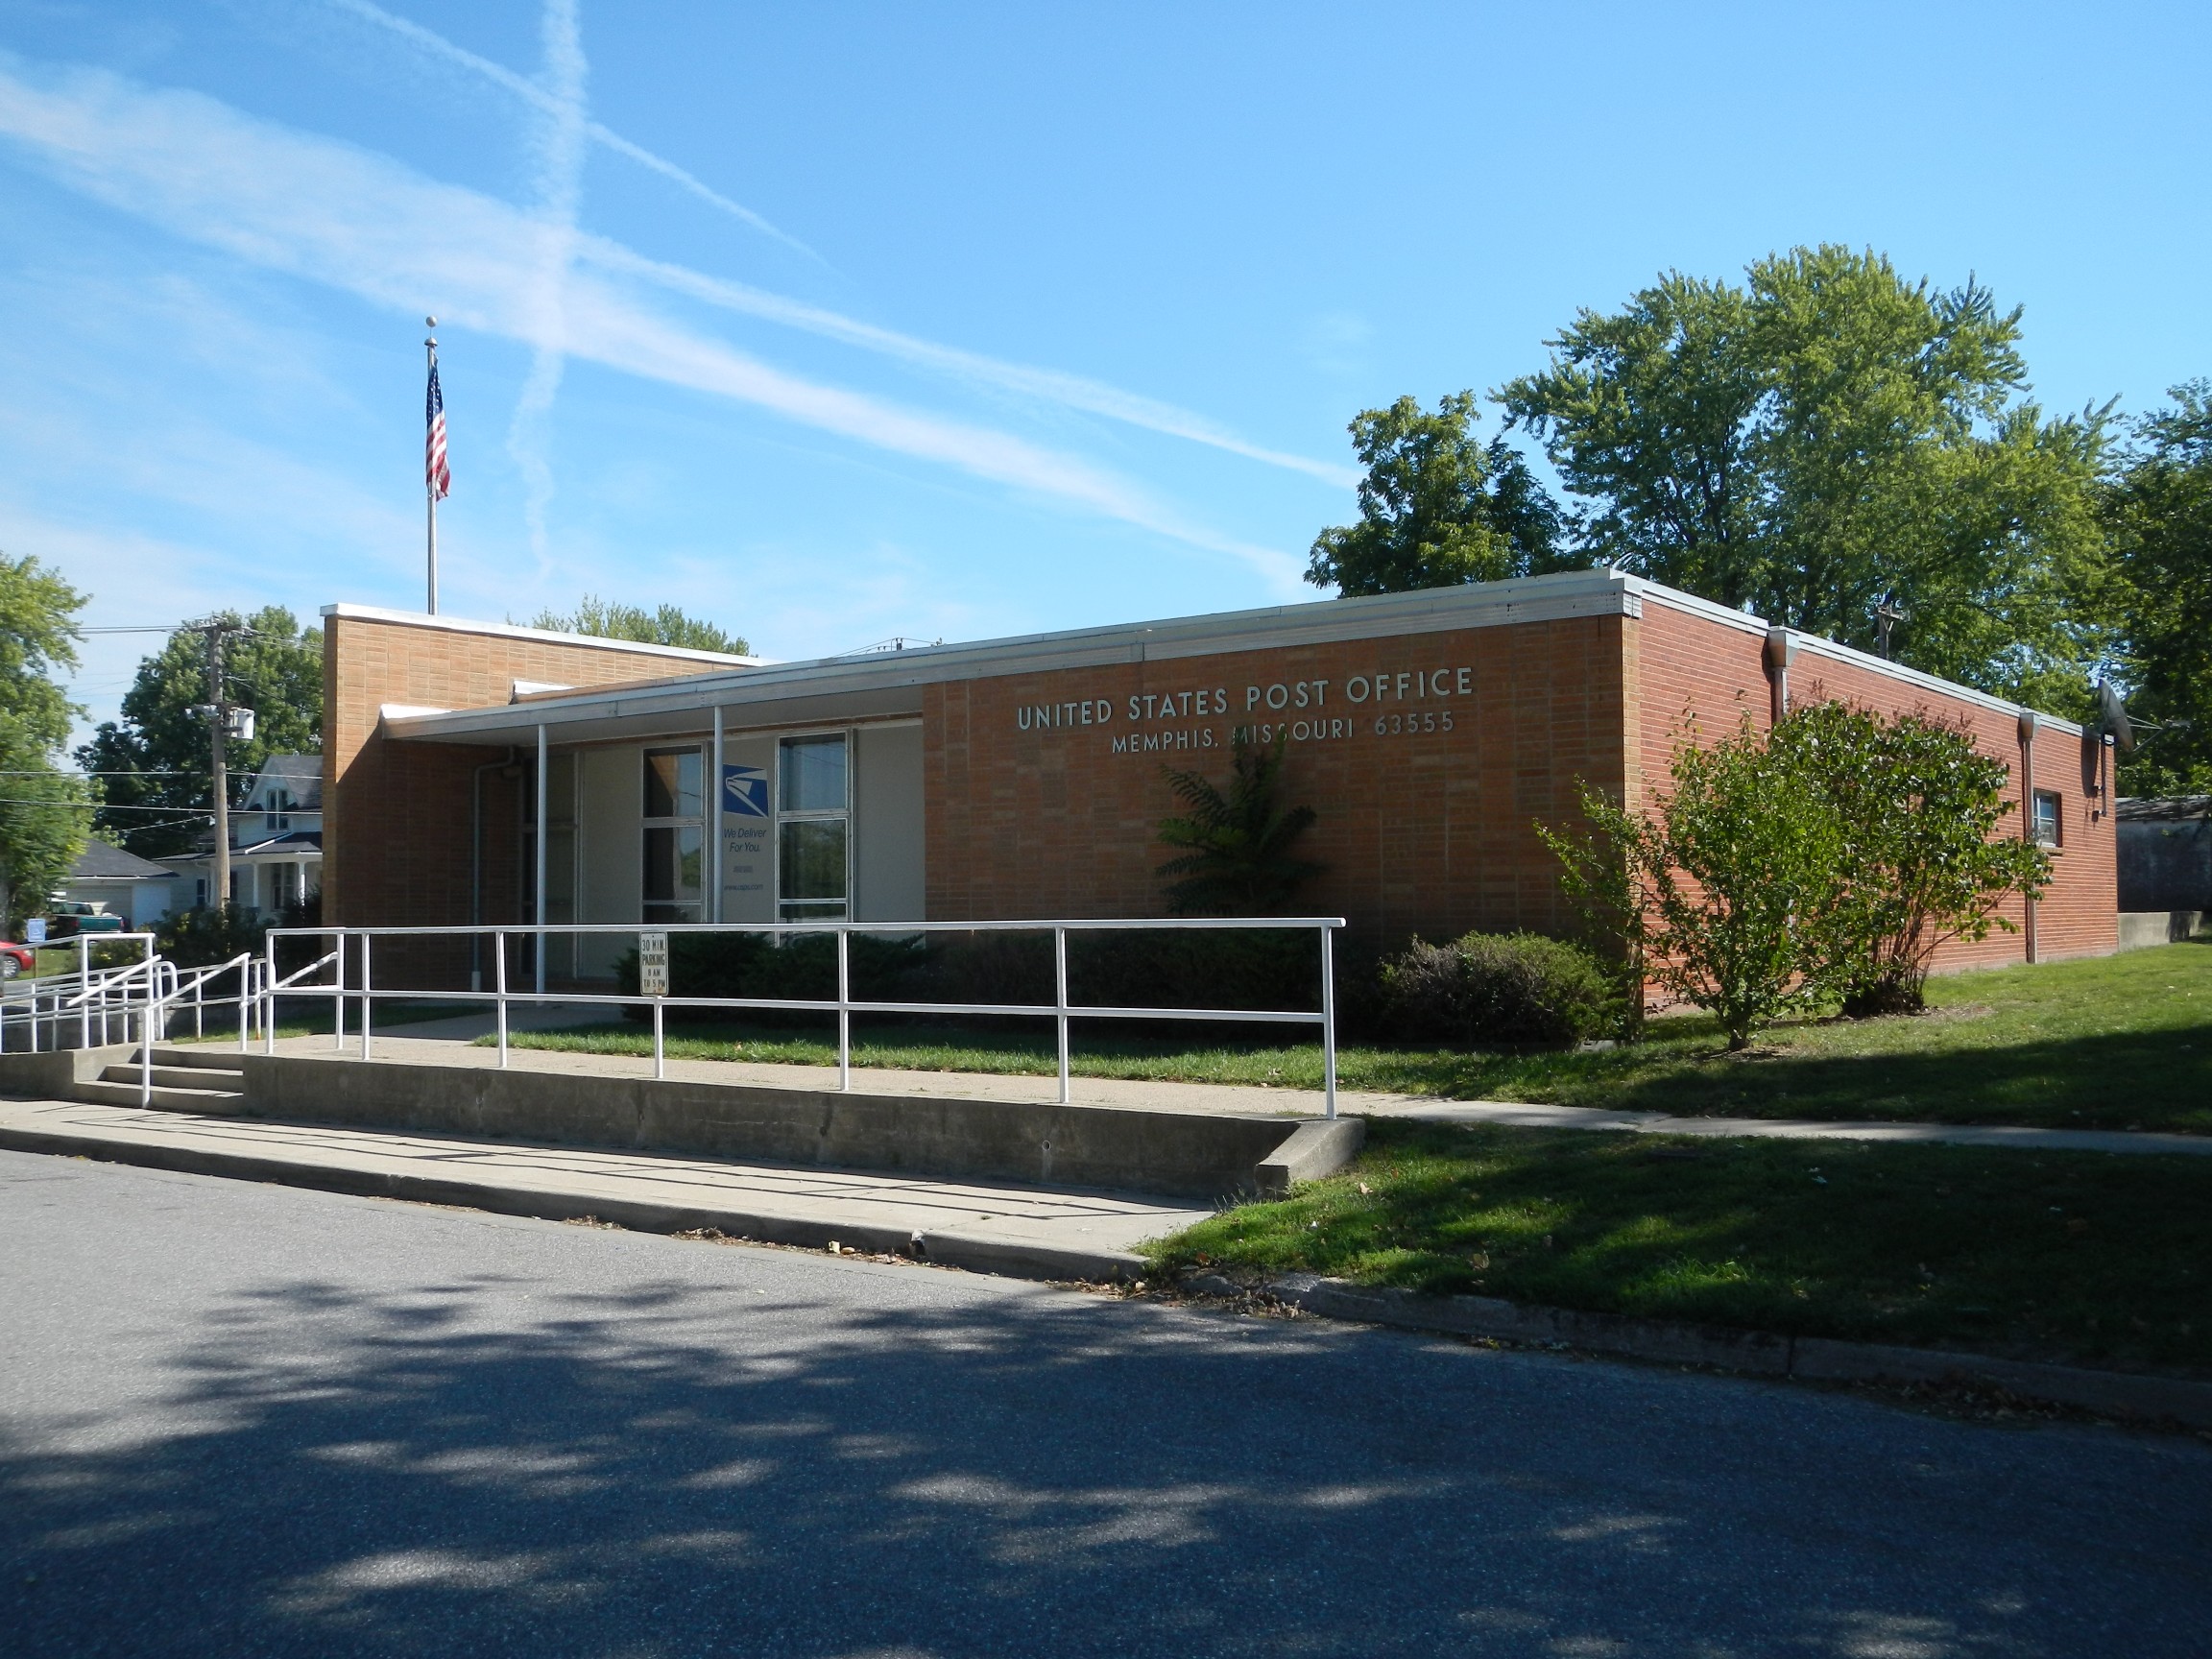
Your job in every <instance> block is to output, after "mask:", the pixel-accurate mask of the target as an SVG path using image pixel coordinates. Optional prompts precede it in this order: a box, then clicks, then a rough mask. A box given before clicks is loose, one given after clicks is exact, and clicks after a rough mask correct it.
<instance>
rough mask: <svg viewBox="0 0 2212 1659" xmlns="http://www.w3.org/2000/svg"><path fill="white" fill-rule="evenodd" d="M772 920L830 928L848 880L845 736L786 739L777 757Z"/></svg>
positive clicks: (849, 787)
mask: <svg viewBox="0 0 2212 1659" xmlns="http://www.w3.org/2000/svg"><path fill="white" fill-rule="evenodd" d="M777 769H778V774H779V776H778V779H777V782H778V785H779V787H778V789H777V792H776V808H777V810H776V817H777V824H776V895H777V915H778V918H779V920H781V921H784V922H835V921H840V920H842V919H843V917H844V915H845V901H846V895H847V894H848V893H849V892H850V891H851V888H850V882H851V878H852V835H851V827H852V817H853V784H852V768H851V767H850V766H849V765H848V764H847V763H846V744H845V733H842V732H840V733H834V734H832V735H827V736H816V737H786V738H784V739H783V741H782V744H781V751H780V753H779V755H778V768H777Z"/></svg>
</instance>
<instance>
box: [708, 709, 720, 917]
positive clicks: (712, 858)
mask: <svg viewBox="0 0 2212 1659" xmlns="http://www.w3.org/2000/svg"><path fill="white" fill-rule="evenodd" d="M707 797H708V799H709V800H710V801H711V802H713V803H714V805H712V806H711V807H709V809H708V812H707V833H708V835H709V837H710V838H711V839H710V840H709V843H708V854H707V872H708V879H709V882H711V883H712V885H711V886H709V888H708V892H707V920H708V921H709V922H719V921H721V920H722V705H721V704H719V703H717V704H715V705H714V775H713V776H712V777H711V778H709V779H708V781H707Z"/></svg>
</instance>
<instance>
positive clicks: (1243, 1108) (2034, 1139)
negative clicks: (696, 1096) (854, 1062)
mask: <svg viewBox="0 0 2212 1659" xmlns="http://www.w3.org/2000/svg"><path fill="white" fill-rule="evenodd" d="M572 1012H573V1011H571V1013H572ZM566 1022H569V1023H572V1022H573V1021H572V1020H569V1021H566ZM548 1023H562V1022H557V1021H553V1020H550V1019H549V1020H548ZM491 1028H492V1026H491V1020H490V1018H489V1017H488V1016H483V1015H468V1016H463V1017H460V1018H457V1019H451V1020H442V1021H438V1022H425V1023H422V1024H417V1025H400V1026H395V1027H394V1028H393V1033H394V1034H393V1035H391V1036H383V1035H373V1037H372V1041H371V1054H372V1057H373V1059H374V1060H386V1061H399V1062H407V1063H411V1064H414V1065H434V1066H463V1067H496V1066H497V1065H498V1063H499V1057H498V1053H497V1051H496V1050H495V1049H493V1048H490V1047H482V1048H479V1047H476V1046H473V1043H474V1040H475V1039H476V1038H478V1037H481V1036H483V1035H485V1034H487V1033H488V1032H489V1031H490V1030H491ZM517 1028H519V1026H517ZM360 1051H361V1049H360V1040H359V1036H358V1033H356V1034H355V1035H354V1036H353V1037H351V1038H349V1040H348V1045H347V1047H346V1049H345V1050H344V1051H343V1052H340V1051H339V1050H338V1049H336V1048H335V1047H334V1046H333V1045H332V1043H331V1040H330V1038H329V1037H328V1036H321V1037H288V1038H284V1039H282V1040H280V1041H279V1042H278V1043H277V1045H276V1052H278V1053H279V1054H292V1055H301V1056H307V1057H313V1058H323V1059H331V1060H346V1059H351V1060H353V1061H354V1062H355V1063H358V1059H359V1055H360ZM254 1052H256V1053H258V1052H260V1047H259V1046H258V1045H256V1046H255V1048H254ZM508 1062H509V1065H510V1066H511V1067H512V1068H513V1069H515V1070H529V1071H548V1072H565V1073H569V1074H575V1073H582V1074H585V1075H597V1076H606V1077H637V1076H650V1075H651V1074H652V1067H653V1063H652V1061H651V1060H650V1059H649V1058H641V1057H639V1056H637V1055H630V1054H584V1053H571V1052H567V1051H565V1050H561V1049H548V1048H520V1047H510V1048H509V1050H508ZM667 1072H668V1075H669V1077H671V1078H674V1079H680V1080H683V1081H685V1082H692V1083H734V1084H751V1085H755V1086H757V1087H762V1088H774V1089H804V1090H821V1091H825V1092H826V1091H829V1090H833V1089H835V1088H836V1087H837V1070H836V1068H835V1067H833V1066H784V1065H762V1064H757V1063H753V1062H748V1061H742V1060H684V1059H675V1058H671V1059H669V1060H668V1062H667ZM853 1079H854V1088H855V1089H859V1090H864V1091H866V1092H867V1093H870V1094H908V1095H915V1096H920V1097H932V1096H934V1097H941V1098H948V1099H964V1100H1034V1101H1038V1102H1046V1101H1050V1100H1053V1099H1055V1098H1056V1097H1057V1094H1058V1088H1059V1085H1058V1082H1057V1080H1056V1079H1055V1078H1053V1077H1051V1076H1037V1075H1022V1074H1009V1073H1001V1072H979V1071H909V1070H899V1069H896V1068H892V1067H875V1066H868V1067H860V1066H856V1067H854V1069H853ZM1069 1087H1070V1094H1071V1095H1072V1097H1073V1099H1074V1100H1075V1102H1076V1103H1077V1104H1079V1105H1087V1106H1118V1107H1124V1108H1129V1109H1135V1110H1142V1111H1150V1112H1196V1113H1204V1114H1208V1115H1210V1116H1223V1115H1226V1116H1232V1117H1254V1118H1287V1117H1309V1118H1318V1117H1319V1116H1320V1115H1321V1096H1320V1094H1318V1093H1317V1092H1315V1091H1313V1090H1310V1089H1297V1088H1289V1087H1285V1088H1281V1089H1271V1088H1258V1087H1254V1086H1252V1085H1249V1084H1227V1083H1169V1082H1159V1081H1152V1080H1133V1079H1124V1078H1114V1077H1082V1076H1077V1077H1074V1078H1072V1079H1070V1085H1069ZM1336 1101H1337V1109H1338V1110H1339V1111H1340V1112H1342V1113H1344V1114H1346V1115H1348V1116H1358V1117H1366V1118H1410V1119H1413V1120H1416V1121H1421V1122H1430V1123H1494V1124H1499V1125H1502V1126H1504V1127H1507V1128H1516V1129H1597V1130H1617V1131H1626V1132H1628V1133H1632V1134H1639V1135H1700V1136H1717V1137H1728V1136H1744V1137H1750V1138H1755V1139H1773V1140H1784V1141H1798V1140H1826V1141H1877V1142H1888V1143H1892V1144H1907V1145H1910V1144H1920V1145H1947V1146H1983V1147H1993V1148H1994V1147H2004V1148H2012V1149H2017V1150H2026V1151H2046V1152H2120V1153H2144V1152H2152V1153H2159V1152H2165V1153H2184V1154H2193V1155H2196V1156H2200V1157H2202V1156H2212V1135H2174V1134H2159V1133H2152V1132H2147V1131H2142V1130H2123V1129H2031V1128H2017V1127H2008V1126H2005V1125H2001V1124H1966V1123H1898V1122H1881V1121H1854V1120H1837V1121H1815V1120H1809V1119H1800V1118H1682V1117H1675V1116H1671V1115H1670V1114H1668V1113H1664V1112H1616V1111H1608V1110H1606V1109H1604V1108H1602V1107H1595V1106H1541V1105H1531V1104H1526V1103H1522V1102H1518V1101H1509V1100H1446V1099H1439V1098H1437V1097H1436V1096H1434V1095H1429V1094H1383V1093H1379V1092H1373V1091H1365V1090H1357V1089H1343V1090H1339V1091H1337V1094H1336Z"/></svg>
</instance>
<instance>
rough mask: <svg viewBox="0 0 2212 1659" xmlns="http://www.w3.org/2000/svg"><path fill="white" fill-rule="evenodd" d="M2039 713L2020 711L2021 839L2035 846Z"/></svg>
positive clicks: (2031, 942) (2030, 930)
mask: <svg viewBox="0 0 2212 1659" xmlns="http://www.w3.org/2000/svg"><path fill="white" fill-rule="evenodd" d="M2035 727H2036V720H2035V710H2034V709H2021V710H2020V839H2021V840H2023V841H2025V842H2027V843H2028V844H2029V845H2031V846H2032V845H2034V842H2035ZM2025 903H2026V909H2027V928H2026V931H2027V935H2028V960H2029V961H2031V962H2032V961H2034V960H2035V900H2034V898H2033V897H2032V896H2030V897H2029V898H2028V899H2027V900H2026V902H2025Z"/></svg>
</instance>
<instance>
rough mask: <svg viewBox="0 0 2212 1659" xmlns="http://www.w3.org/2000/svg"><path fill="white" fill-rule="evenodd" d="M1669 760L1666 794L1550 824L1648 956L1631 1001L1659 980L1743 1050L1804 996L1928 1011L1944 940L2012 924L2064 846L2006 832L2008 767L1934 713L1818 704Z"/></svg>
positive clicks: (1688, 747)
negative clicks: (1641, 804) (1884, 712)
mask: <svg viewBox="0 0 2212 1659" xmlns="http://www.w3.org/2000/svg"><path fill="white" fill-rule="evenodd" d="M1671 776H1672V781H1673V787H1672V789H1671V791H1669V792H1666V793H1663V794H1661V795H1660V796H1659V797H1658V799H1657V800H1656V802H1655V803H1654V805H1653V806H1652V807H1651V808H1649V809H1646V810H1643V811H1635V812H1631V811H1628V810H1625V809H1624V808H1623V807H1622V806H1621V805H1619V804H1618V803H1616V802H1614V801H1612V800H1610V799H1609V798H1607V797H1606V796H1604V795H1602V794H1600V793H1599V792H1598V791H1596V790H1592V789H1589V788H1587V787H1585V788H1584V789H1583V791H1582V810H1583V816H1584V819H1585V821H1586V825H1587V829H1585V830H1584V831H1583V832H1582V833H1580V834H1566V833H1562V832H1560V831H1558V830H1555V829H1550V828H1547V827H1546V826H1544V825H1538V826H1537V832H1538V834H1540V835H1541V836H1542V837H1543V838H1544V840H1545V842H1546V844H1547V845H1549V846H1550V847H1551V850H1552V852H1553V853H1554V854H1557V855H1558V857H1559V858H1560V860H1561V861H1562V863H1563V864H1564V865H1565V867H1566V872H1567V888H1568V893H1569V896H1570V898H1572V899H1574V900H1575V901H1576V902H1578V903H1579V904H1580V906H1581V907H1582V908H1583V910H1584V913H1585V914H1586V915H1587V916H1589V917H1590V918H1591V920H1592V921H1593V923H1594V924H1596V925H1597V926H1599V928H1601V929H1603V930H1604V931H1606V932H1609V933H1611V934H1612V936H1613V937H1614V938H1615V939H1616V940H1618V941H1620V942H1621V944H1622V946H1623V949H1622V950H1620V951H1619V952H1618V958H1619V959H1620V960H1622V961H1623V962H1625V963H1627V964H1640V965H1641V967H1640V969H1631V970H1630V972H1631V973H1633V975H1634V976H1633V978H1632V979H1630V980H1629V981H1628V987H1629V988H1632V990H1633V998H1632V1000H1633V1001H1635V1002H1640V1001H1641V1000H1642V995H1643V992H1642V987H1643V985H1644V983H1645V982H1646V979H1647V978H1648V979H1649V980H1650V981H1652V982H1655V983H1657V984H1658V985H1659V986H1660V987H1661V988H1662V989H1664V990H1666V991H1669V992H1671V993H1672V994H1673V995H1675V996H1677V997H1680V998H1683V999H1685V1000H1687V1001H1690V1002H1694V1003H1695V1004H1696V1005H1697V1006H1698V1007H1701V1008H1706V1009H1709V1010H1711V1011H1712V1012H1713V1013H1715V1014H1717V1015H1718V1016H1719V1019H1720V1023H1721V1028H1722V1029H1723V1030H1725V1031H1726V1032H1727V1034H1728V1046H1729V1047H1731V1048H1741V1047H1743V1046H1745V1044H1746V1043H1747V1042H1748V1041H1749V1039H1750V1033H1751V1031H1752V1030H1753V1029H1754V1028H1755V1027H1756V1026H1757V1025H1759V1024H1761V1023H1763V1022H1767V1021H1768V1020H1772V1019H1774V1018H1775V1017H1777V1016H1778V1015H1781V1014H1783V1013H1787V1012H1789V1011H1791V1010H1793V1009H1799V1008H1806V1007H1813V1006H1816V1005H1821V1004H1831V1003H1836V1002H1840V1003H1841V1004H1842V1007H1843V1010H1844V1012H1845V1013H1847V1014H1852V1015H1869V1014H1893V1013H1907V1012H1913V1011H1917V1010H1918V1009H1919V1008H1920V1007H1921V1006H1922V1005H1923V995H1922V993H1923V987H1924V986H1925V984H1926V982H1927V978H1928V967H1929V963H1930V962H1931V961H1932V960H1933V959H1934V957H1935V953H1936V950H1937V949H1938V948H1940V947H1941V946H1942V945H1944V944H1945V943H1946V942H1948V941H1951V940H1954V939H1963V940H1980V939H1985V938H1987V937H1988V936H1989V933H1990V932H1991V931H1992V930H1993V929H1996V928H2005V929H2008V930H2009V929H2010V927H2011V926H2012V924H2011V923H2010V922H2008V921H2007V920H2006V919H2005V918H2004V917H2002V916H2000V915H1998V914H1997V907H1998V906H1999V905H2000V904H2001V903H2003V902H2004V901H2005V900H2006V899H2007V898H2008V897H2009V896H2010V895H2012V894H2014V893H2026V894H2029V895H2031V896H2032V895H2035V894H2039V893H2041V891H2042V890H2043V888H2044V887H2045V886H2046V885H2048V883H2049V881H2050V877H2051V860H2050V854H2048V853H2046V852H2044V851H2043V850H2042V849H2041V848H2038V847H2034V846H2031V845H2029V844H2028V843H2027V842H2025V841H2023V840H2021V839H2019V838H2018V837H2016V836H2009V835H2005V834H2002V833H2000V829H2001V826H2002V822H2003V820H2004V818H2005V816H2006V815H2007V813H2008V812H2009V811H2013V810H2016V809H2017V804H2016V803H2008V802H2007V800H2006V799H2005V788H2006V784H2007V783H2008V781H2009V778H2010V769H2009V768H2008V766H2007V765H2006V764H2005V763H2004V762H2003V761H2001V760H1997V759H1994V758H1991V757H1988V756H1984V755H1982V754H1980V753H1979V752H1977V751H1976V749H1975V747H1974V742H1973V737H1972V735H1971V733H1969V732H1968V730H1967V729H1966V728H1965V727H1964V726H1963V725H1958V724H1953V723H1951V722H1948V721H1944V720H1941V719H1937V718H1936V717H1934V716H1931V715H1928V714H1924V713H1910V714H1901V715H1899V716H1897V717H1896V718H1895V719H1893V720H1885V719H1883V718H1882V717H1881V716H1880V715H1878V714H1874V713H1871V712H1869V711H1868V710H1866V709H1860V708H1856V707H1853V706H1851V705H1848V704H1841V703H1822V704H1813V705H1808V706H1807V707H1804V708H1802V709H1794V710H1792V711H1791V713H1790V715H1789V716H1788V717H1787V718H1785V719H1784V720H1782V721H1781V722H1780V723H1779V724H1777V725H1776V726H1775V728H1774V729H1773V731H1772V732H1771V733H1767V735H1766V736H1765V737H1762V736H1761V735H1760V734H1759V733H1758V732H1757V730H1756V729H1755V728H1754V727H1753V726H1752V725H1751V722H1750V720H1749V719H1748V717H1746V718H1745V720H1744V721H1743V725H1742V726H1741V728H1740V729H1739V730H1738V732H1737V733H1736V734H1735V735H1734V736H1733V737H1730V738H1728V739H1726V740H1724V741H1722V742H1720V743H1719V744H1716V745H1714V746H1713V747H1712V748H1710V749H1705V748H1701V747H1699V745H1698V744H1697V742H1696V734H1695V730H1693V731H1692V732H1691V733H1688V734H1687V735H1686V736H1685V737H1684V739H1683V740H1682V741H1681V742H1679V743H1678V744H1677V745H1676V748H1675V751H1674V757H1673V760H1672V762H1671Z"/></svg>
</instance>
